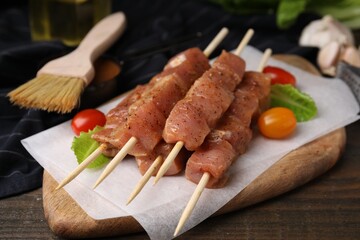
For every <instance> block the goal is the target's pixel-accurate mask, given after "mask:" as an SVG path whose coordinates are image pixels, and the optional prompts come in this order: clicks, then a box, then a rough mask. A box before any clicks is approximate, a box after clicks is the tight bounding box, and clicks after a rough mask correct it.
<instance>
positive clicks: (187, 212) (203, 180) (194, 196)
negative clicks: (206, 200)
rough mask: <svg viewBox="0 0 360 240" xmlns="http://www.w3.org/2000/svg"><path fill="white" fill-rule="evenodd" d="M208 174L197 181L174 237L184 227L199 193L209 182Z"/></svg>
mask: <svg viewBox="0 0 360 240" xmlns="http://www.w3.org/2000/svg"><path fill="white" fill-rule="evenodd" d="M209 179H210V173H207V172H206V173H204V174H203V175H202V177H201V179H200V181H199V184H198V185H197V186H196V188H195V191H194V193H193V194H192V195H191V198H190V200H189V202H188V204H187V205H186V207H185V209H184V211H183V213H182V214H181V217H180V220H179V223H178V225H177V227H176V229H175V233H174V237H175V236H176V235H178V233H179V232H180V230H181V229H182V227H183V226H184V224H185V222H186V220H187V219H188V218H189V216H190V215H191V213H192V211H193V209H194V207H195V205H196V203H197V201H198V200H199V198H200V196H201V193H202V192H203V191H204V189H205V186H206V184H207V183H208V182H209Z"/></svg>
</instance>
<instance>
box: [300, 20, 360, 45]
mask: <svg viewBox="0 0 360 240" xmlns="http://www.w3.org/2000/svg"><path fill="white" fill-rule="evenodd" d="M333 41H336V42H338V43H340V44H346V45H354V37H353V35H352V33H351V31H350V29H349V28H347V27H346V26H344V25H342V24H341V23H340V22H338V21H337V20H336V19H334V18H333V17H331V16H329V15H327V16H324V17H323V18H322V19H320V20H315V21H313V22H311V23H310V24H309V25H307V26H306V27H305V28H304V29H303V31H302V33H301V36H300V39H299V44H300V46H309V47H319V48H322V47H324V46H325V45H327V44H328V43H330V42H333Z"/></svg>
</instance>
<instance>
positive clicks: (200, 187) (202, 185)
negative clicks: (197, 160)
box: [174, 48, 272, 236]
mask: <svg viewBox="0 0 360 240" xmlns="http://www.w3.org/2000/svg"><path fill="white" fill-rule="evenodd" d="M271 53H272V51H271V49H269V48H268V49H266V50H265V52H264V54H263V56H262V58H261V60H260V64H259V66H258V68H257V71H259V72H262V70H263V68H264V66H265V64H266V63H267V61H268V59H269V57H270V56H271ZM209 180H210V173H208V172H205V173H204V174H203V176H202V177H201V179H200V181H199V184H198V185H197V187H196V189H195V191H194V193H193V195H192V196H191V198H190V200H189V202H188V204H187V205H186V207H185V209H184V211H183V213H182V215H181V217H180V220H179V223H178V225H177V227H176V230H175V233H174V236H176V235H177V234H178V233H179V232H180V230H181V229H182V227H183V226H184V224H185V222H186V220H187V219H188V218H189V216H190V215H191V212H192V210H193V209H194V207H195V205H196V203H197V201H198V200H199V198H200V196H201V193H202V192H203V191H204V188H205V187H206V185H207V183H208V182H209Z"/></svg>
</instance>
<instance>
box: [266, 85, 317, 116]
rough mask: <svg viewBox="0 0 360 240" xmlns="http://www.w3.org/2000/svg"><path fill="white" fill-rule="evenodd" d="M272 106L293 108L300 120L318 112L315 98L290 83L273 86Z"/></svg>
mask: <svg viewBox="0 0 360 240" xmlns="http://www.w3.org/2000/svg"><path fill="white" fill-rule="evenodd" d="M270 98H271V104H270V105H271V107H286V108H289V109H291V110H292V111H293V112H294V114H295V116H296V120H297V121H298V122H305V121H308V120H310V119H312V118H313V117H315V116H316V114H317V107H316V104H315V102H314V100H313V99H312V98H311V97H310V96H309V95H308V94H306V93H303V92H300V91H299V90H298V89H297V88H295V87H293V86H292V85H290V84H275V85H272V86H271V93H270Z"/></svg>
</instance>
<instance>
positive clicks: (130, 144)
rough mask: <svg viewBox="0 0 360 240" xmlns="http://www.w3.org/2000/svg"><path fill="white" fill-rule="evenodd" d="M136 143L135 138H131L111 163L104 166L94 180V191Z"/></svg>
mask: <svg viewBox="0 0 360 240" xmlns="http://www.w3.org/2000/svg"><path fill="white" fill-rule="evenodd" d="M136 143H137V138H135V137H131V138H130V139H129V140H128V141H127V142H126V143H125V145H124V146H123V148H122V149H121V150H120V151H119V152H118V153H117V154H116V155H115V157H114V158H113V159H112V160H111V162H110V163H109V164H108V165H107V166H106V168H105V169H104V171H103V172H102V173H101V175H100V177H99V178H98V179H97V180H96V182H95V184H94V186H93V189H95V188H96V187H97V186H98V185H99V184H100V183H101V182H102V181H104V179H105V178H106V177H107V176H108V175H109V174H110V173H111V172H112V171H113V170H114V169H115V167H116V166H117V165H118V164H119V163H120V162H121V161H122V160H123V159H124V158H125V156H126V155H127V154H128V152H129V151H130V150H131V149H132V148H133V147H134V146H135V144H136Z"/></svg>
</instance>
